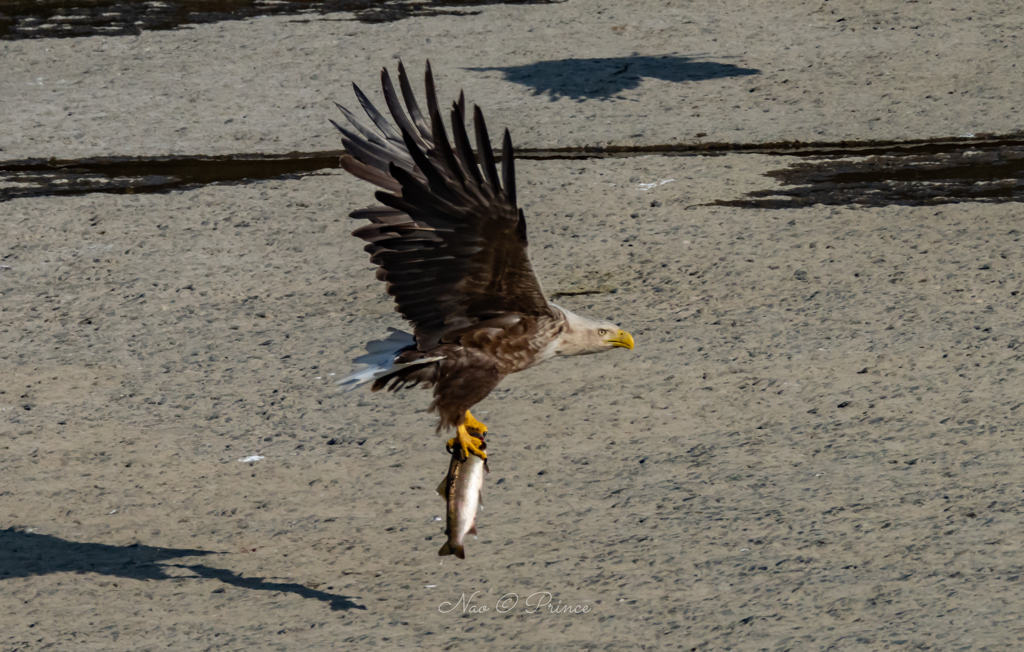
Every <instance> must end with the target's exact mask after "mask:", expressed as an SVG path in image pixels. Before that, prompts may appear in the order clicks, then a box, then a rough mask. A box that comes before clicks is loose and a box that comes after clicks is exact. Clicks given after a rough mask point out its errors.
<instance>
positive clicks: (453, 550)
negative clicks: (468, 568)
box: [437, 541, 466, 559]
mask: <svg viewBox="0 0 1024 652" xmlns="http://www.w3.org/2000/svg"><path fill="white" fill-rule="evenodd" d="M448 555H455V556H456V557H458V558H459V559H465V558H466V549H465V548H463V547H462V546H459V545H454V546H453V545H452V542H451V541H445V543H444V545H443V546H441V549H440V550H438V551H437V556H438V557H447V556H448Z"/></svg>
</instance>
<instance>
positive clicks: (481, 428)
mask: <svg viewBox="0 0 1024 652" xmlns="http://www.w3.org/2000/svg"><path fill="white" fill-rule="evenodd" d="M466 428H467V429H469V430H475V431H476V432H478V433H480V434H483V433H485V432H487V426H485V425H484V424H482V423H480V422H479V421H477V420H476V419H475V418H474V417H473V415H472V414H471V413H470V411H469V410H466Z"/></svg>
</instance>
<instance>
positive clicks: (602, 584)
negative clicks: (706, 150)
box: [0, 2, 1024, 650]
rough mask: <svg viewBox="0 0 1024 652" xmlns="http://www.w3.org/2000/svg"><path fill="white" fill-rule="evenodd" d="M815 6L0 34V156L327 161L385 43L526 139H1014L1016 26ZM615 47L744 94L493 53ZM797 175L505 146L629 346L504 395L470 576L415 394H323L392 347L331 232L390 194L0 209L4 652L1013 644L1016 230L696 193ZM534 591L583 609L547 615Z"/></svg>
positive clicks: (971, 211) (542, 230)
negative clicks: (450, 525)
mask: <svg viewBox="0 0 1024 652" xmlns="http://www.w3.org/2000/svg"><path fill="white" fill-rule="evenodd" d="M832 4H833V3H824V4H822V5H820V6H819V5H818V4H816V3H811V4H806V5H805V4H798V3H789V4H784V5H779V8H777V9H775V10H774V11H773V13H771V14H768V13H766V9H764V8H763V7H761V5H753V4H751V5H745V4H739V5H737V4H732V5H728V6H725V5H721V4H712V3H703V4H696V5H689V6H688V7H687V8H685V9H680V8H659V9H657V10H651V9H648V8H647V5H646V4H640V3H604V4H602V3H592V4H584V3H565V4H561V5H552V6H549V7H536V6H532V7H505V6H495V7H486V8H483V9H482V10H481V13H480V14H479V15H476V16H464V17H453V16H446V17H434V18H412V19H408V20H405V21H400V22H397V23H391V24H384V25H371V26H367V25H365V24H360V23H355V22H345V20H344V19H345V16H344V15H334V16H328V17H327V18H326V19H324V20H314V21H311V22H304V23H297V22H291V21H289V20H288V19H284V18H280V17H278V18H268V19H257V20H253V21H246V22H238V23H220V24H214V25H207V26H201V27H197V28H196V29H193V30H182V31H175V32H161V33H143V34H142V36H140V37H119V38H116V39H115V38H109V39H105V40H104V39H102V38H99V37H93V38H87V39H69V40H52V39H48V40H45V41H18V42H12V43H6V42H5V43H3V44H0V48H2V51H3V53H4V55H3V56H4V60H5V61H12V62H14V63H12V68H11V71H9V72H7V73H5V74H4V75H3V77H2V78H0V94H2V96H3V97H4V98H5V99H4V104H5V108H7V109H8V111H7V113H8V115H11V116H15V119H12V120H7V121H4V123H3V124H0V146H2V147H3V151H2V152H0V154H2V155H3V156H4V157H5V158H7V159H17V158H33V157H49V156H56V157H60V158H75V157H80V156H98V155H142V154H145V155H165V154H176V153H187V154H222V153H238V152H286V151H290V150H303V151H314V150H326V149H333V148H336V147H337V140H336V138H335V136H334V134H333V133H332V128H331V127H330V126H329V125H328V124H327V123H326V118H328V117H334V114H335V110H334V109H333V106H329V103H328V100H329V99H338V100H339V101H341V100H343V101H345V103H347V104H349V105H353V104H354V101H353V100H352V98H351V94H350V91H349V90H348V89H347V88H346V84H347V83H348V82H350V81H356V82H358V83H359V84H360V86H362V87H363V88H364V89H366V90H367V91H369V90H371V89H373V90H374V91H376V89H375V86H376V81H375V78H376V70H377V69H378V68H379V66H380V65H382V64H389V65H390V64H392V63H393V62H394V59H393V58H392V56H393V55H400V56H401V57H402V58H403V59H404V60H405V61H406V62H407V64H408V65H410V67H415V68H417V69H418V67H419V65H420V62H421V61H422V59H423V58H424V57H430V58H431V60H432V61H433V63H434V67H435V71H436V73H437V75H438V78H439V81H440V87H441V90H442V94H443V96H444V97H446V98H449V97H451V96H452V95H453V94H454V91H455V89H456V88H458V87H459V86H463V87H465V88H466V90H467V95H468V96H469V99H470V100H471V101H477V102H479V103H481V105H482V106H483V108H484V110H485V115H486V116H487V119H488V123H489V126H490V127H491V130H492V132H495V133H496V132H498V130H499V129H500V128H501V127H502V126H505V125H508V126H509V127H510V128H511V130H512V132H513V135H514V137H515V139H516V142H517V144H521V145H523V146H534V147H536V146H544V147H555V146H571V145H580V144H601V143H619V144H628V143H635V144H655V143H667V142H677V141H679V142H687V141H693V140H694V139H695V138H696V133H705V134H706V136H705V137H706V139H707V140H714V141H721V142H729V141H735V142H775V141H782V140H793V139H800V140H814V139H830V140H835V139H851V140H870V139H875V138H883V137H884V138H907V139H910V138H924V137H947V136H956V135H959V134H960V133H967V132H982V131H992V132H997V133H1008V132H1011V131H1014V130H1015V129H1019V128H1020V124H1019V113H1018V109H1019V99H1020V95H1019V90H1018V88H1017V86H1018V85H1019V84H1018V82H1019V73H1018V72H1015V71H1017V69H1018V68H1019V65H1017V66H1016V67H1015V65H1014V64H1016V62H1017V61H1020V60H1021V57H1020V52H1019V50H1020V48H1021V45H1022V44H1021V43H1019V40H1020V39H1013V38H1012V35H1013V32H1014V31H1015V30H1019V26H1020V22H1021V18H1019V17H1018V16H1017V14H1016V12H1013V11H1011V9H1012V5H1010V4H1009V3H1006V4H1005V5H999V4H997V3H988V4H986V6H985V8H984V11H970V10H968V9H967V8H965V7H963V6H962V5H956V4H954V3H949V2H937V3H930V4H925V3H915V4H910V5H907V8H906V9H903V10H901V11H900V13H899V14H892V13H886V12H882V10H881V9H879V10H878V11H874V10H871V9H868V10H861V9H853V8H851V7H836V8H833V7H831V6H830V5H832ZM840 9H849V12H847V13H846V14H832V13H830V12H832V11H833V10H835V11H839V10H840ZM887 11H888V10H887ZM645 12H646V13H645ZM840 18H845V20H842V21H841V22H840V21H839V19H840ZM968 18H970V20H967V19H968ZM517 21H518V22H517ZM619 27H622V29H618V28H619ZM876 28H877V29H876ZM890 28H892V29H890ZM531 30H532V31H531ZM426 39H430V40H429V42H428V41H427V40H426ZM908 39H910V40H908ZM913 39H916V41H915V40H913ZM395 43H397V44H399V45H394V44H395ZM1004 45H1005V46H1006V47H1003V46H1004ZM47 48H49V50H47ZM146 48H149V52H148V53H147V52H146ZM983 51H984V52H985V54H984V55H982V54H981V53H982V52H983ZM633 52H637V53H638V54H637V56H639V57H643V56H655V55H658V56H660V55H663V54H669V53H671V52H678V53H679V55H678V56H687V57H698V56H699V58H700V60H701V61H711V62H716V65H719V66H724V65H731V66H735V67H736V68H737V69H739V68H742V69H747V70H757V71H758V73H757V74H729V75H723V76H717V77H716V76H714V74H712V75H710V76H708V75H707V73H708V70H707V69H706V68H697V69H694V68H693V67H690V68H688V70H689V72H690V73H691V74H697V73H700V74H704V75H705V76H704V77H703V78H699V79H690V80H676V81H667V80H664V79H657V78H649V77H644V78H643V79H641V80H637V82H636V85H635V87H633V88H623V89H621V90H618V91H616V93H615V94H612V95H610V96H609V97H602V96H600V93H602V92H604V91H601V90H600V89H598V90H588V88H589V87H584V88H582V89H581V88H580V87H578V86H572V85H571V84H570V85H566V84H568V82H565V83H563V85H562V86H561V88H562V89H563V90H564V91H565V92H567V93H582V94H583V95H584V96H582V97H573V96H562V97H560V98H558V99H556V100H555V101H550V94H549V93H548V92H545V93H543V94H541V95H533V90H532V88H531V87H530V86H528V85H523V84H519V83H515V82H514V81H509V80H507V79H506V77H505V74H504V73H502V72H500V71H493V70H491V71H483V72H480V71H474V70H471V69H472V68H479V67H495V66H504V67H509V66H528V65H531V64H535V63H536V62H538V61H550V60H557V59H564V58H566V57H569V56H570V55H572V56H574V57H576V58H578V59H582V58H588V57H603V58H615V57H630V56H631V55H632V53H633ZM636 63H637V64H638V65H640V63H641V62H639V61H638V62H636ZM594 65H597V64H594ZM602 65H603V64H602ZM623 65H625V64H623ZM643 65H652V64H650V63H649V62H646V63H643ZM567 69H569V70H572V69H573V68H572V67H571V66H569V67H568V68H567ZM694 70H697V73H694ZM727 70H728V69H727ZM732 72H734V73H735V72H736V70H735V69H733V70H732ZM536 74H537V75H538V76H539V77H543V78H544V79H547V80H548V81H547V82H546V83H549V84H554V83H555V81H553V80H556V79H557V77H555V76H553V75H554V73H549V72H545V71H544V70H541V71H540V72H537V73H536ZM624 74H625V73H624ZM716 74H717V73H716ZM545 75H549V76H548V77H545ZM1015 75H1016V76H1015ZM314 76H315V77H316V78H315V79H314ZM36 78H43V80H44V83H43V84H42V85H40V84H36V85H30V84H29V83H28V81H29V80H31V81H35V80H36ZM51 79H53V80H60V79H64V80H66V82H67V83H65V84H64V85H63V86H56V85H52V86H51V85H48V84H49V81H48V80H51ZM865 80H870V81H872V84H871V85H867V84H866V81H865ZM784 81H785V83H783V82H784ZM954 82H955V83H954ZM538 83H539V82H538ZM55 84H56V82H55ZM943 84H945V85H943ZM613 85H614V84H613ZM947 86H948V87H949V88H947ZM954 87H955V88H954ZM752 89H754V92H751V90H752ZM949 90H956V91H957V94H955V95H949V94H948V92H947V91H949ZM962 91H967V92H966V93H963V92H962ZM588 94H589V95H588ZM374 95H375V92H374ZM928 95H932V97H926V96H928ZM772 98H774V99H772ZM581 100H582V101H581ZM694 105H700V108H699V109H689V108H688V109H687V110H688V111H691V112H692V113H694V114H696V113H699V114H700V115H699V116H694V115H689V114H688V113H686V112H684V113H680V111H679V110H678V108H679V107H680V106H687V107H690V106H694ZM765 109H767V111H765ZM69 112H70V113H73V114H74V115H71V116H67V115H66V113H69ZM243 115H244V116H246V117H244V118H243V117H242V116H243ZM875 118H878V119H875ZM635 134H641V135H640V136H638V137H636V138H631V136H633V135H635ZM705 137H702V138H705ZM673 139H676V140H675V141H673ZM788 162H793V161H790V160H789V159H781V158H780V157H767V156H762V155H757V154H732V155H728V156H720V157H686V158H666V157H638V158H630V159H613V160H594V161H523V162H521V163H520V164H519V166H518V170H517V172H518V177H519V184H520V185H519V197H520V201H521V204H522V206H523V207H524V209H525V211H526V215H527V219H528V222H529V228H530V238H531V248H532V249H531V251H532V256H533V258H534V262H535V265H536V267H537V270H538V274H539V275H540V277H541V280H542V282H543V283H544V286H545V288H546V289H547V291H548V292H549V293H561V294H562V295H563V296H561V297H560V298H559V299H558V302H559V303H560V304H562V305H564V306H565V307H567V308H569V309H571V310H573V311H576V312H579V313H582V314H588V315H593V316H598V317H609V318H612V319H615V320H616V321H618V322H619V323H620V324H621V325H622V326H623V327H625V328H626V329H628V330H630V331H631V332H633V334H634V336H635V337H636V341H637V349H636V350H635V351H633V352H627V351H614V352H612V353H609V354H606V355H602V356H592V357H587V358H582V359H575V360H561V361H556V362H554V363H550V364H548V365H545V366H542V367H539V368H537V369H534V370H531V371H528V372H526V373H523V374H519V375H517V376H513V377H510V378H508V379H506V381H505V382H503V384H502V385H501V386H500V387H499V388H498V389H497V390H496V391H495V392H494V393H493V394H492V395H491V397H490V398H488V399H487V400H486V401H485V402H484V403H482V404H481V405H480V409H479V413H478V414H477V416H479V417H480V418H481V419H482V420H484V421H485V422H487V423H488V424H489V425H490V426H491V434H490V435H489V438H488V447H489V448H488V450H489V453H490V454H491V464H490V465H491V474H490V476H489V477H488V478H487V482H486V484H485V491H484V505H485V508H484V510H483V512H482V513H481V514H480V516H479V519H478V526H479V529H480V537H479V538H478V539H476V540H472V539H470V541H469V542H468V545H467V555H468V558H467V559H466V560H465V561H464V562H459V561H456V560H453V559H446V560H441V559H439V558H438V557H437V549H438V548H439V547H440V546H441V544H442V543H443V541H444V536H443V529H444V526H443V523H442V522H438V521H437V520H435V519H436V518H437V517H441V516H443V513H444V508H443V501H442V500H441V499H440V498H439V497H438V496H437V495H435V494H434V493H433V489H434V487H435V486H436V485H437V483H438V481H440V479H441V477H442V476H443V475H444V472H445V469H446V468H447V455H446V453H445V451H444V448H443V438H442V437H439V436H435V435H433V424H434V420H433V417H432V416H430V415H427V414H426V413H425V408H426V405H427V404H428V402H429V400H428V398H429V397H428V395H427V394H426V393H424V392H420V391H411V392H405V393H403V394H400V395H397V396H379V395H371V394H369V393H368V392H358V393H351V394H340V393H337V392H336V391H335V390H334V388H333V380H334V378H335V377H336V376H332V375H331V374H338V375H343V374H345V373H347V372H348V371H349V369H350V365H349V362H348V361H349V359H350V358H351V357H352V356H354V355H356V354H357V353H358V352H359V351H360V350H361V349H362V345H363V343H364V342H365V341H366V340H367V339H370V338H376V337H379V336H382V335H383V334H385V332H386V328H387V327H388V326H396V327H398V326H401V323H400V321H399V318H398V316H397V315H396V314H395V313H394V312H393V310H392V305H391V304H390V302H389V301H387V300H386V299H385V297H384V295H383V291H382V288H381V287H380V284H379V283H377V282H376V281H374V280H373V274H372V269H371V267H370V265H369V264H368V262H367V260H366V259H365V254H363V253H362V251H361V246H360V244H361V243H360V242H359V241H357V240H356V239H354V238H352V237H350V236H349V232H350V231H351V230H352V228H353V227H354V224H353V223H352V222H351V220H349V219H348V218H347V217H346V215H347V213H348V212H349V211H350V210H352V209H354V208H358V207H361V206H364V205H366V204H367V203H369V202H370V200H371V192H370V189H369V188H368V187H367V186H366V185H365V184H361V183H357V182H356V181H355V180H353V179H350V178H349V177H347V176H346V175H345V174H344V173H341V172H339V171H328V172H325V173H323V174H318V175H313V176H307V177H304V178H301V179H290V180H269V181H263V182H259V183H253V184H249V185H225V186H208V187H204V188H200V189H196V190H191V191H186V192H173V193H169V194H139V195H102V194H91V195H85V196H82V197H47V198H32V199H18V200H12V201H9V202H5V203H2V204H0V217H2V220H3V226H4V228H3V235H4V237H3V239H2V241H0V264H2V265H5V266H7V267H8V268H9V269H5V270H3V271H0V292H2V296H3V301H2V303H0V357H2V359H3V360H4V363H5V365H4V367H5V373H4V374H3V380H2V381H0V392H2V393H0V410H2V412H0V460H2V462H0V588H2V589H3V590H2V591H0V609H2V611H3V613H5V614H6V617H5V627H4V628H3V632H2V633H0V647H2V648H3V649H5V650H6V649H11V650H42V649H76V650H78V649H81V650H149V649H157V648H162V649H167V648H170V649H175V650H179V649H180V650H241V649H260V650H262V649H294V650H305V649H346V650H347V649H357V648H358V649H363V648H371V647H373V648H377V649H397V648H399V647H413V646H422V647H425V648H428V649H445V648H458V647H465V646H468V645H478V646H479V645H486V646H487V647H488V648H491V649H559V650H564V649H580V648H585V649H610V650H621V649H633V648H644V647H646V648H658V649H661V648H671V649H687V650H689V649H697V650H721V649H741V650H762V649H767V650H786V649H792V650H805V649H810V650H818V649H821V650H824V649H841V650H884V649H892V650H896V649H917V648H925V647H927V648H931V649H965V648H970V649H976V650H1005V649H1013V648H1014V647H1015V646H1016V644H1015V643H1014V642H1015V641H1018V640H1019V639H1020V637H1021V636H1024V628H1022V627H1021V626H1020V625H1019V623H1018V622H1017V621H1018V618H1017V612H1018V609H1017V606H1016V605H1018V604H1019V603H1020V601H1021V599H1022V597H1024V596H1022V590H1021V588H1020V579H1019V578H1020V576H1021V572H1022V566H1024V555H1022V554H1021V552H1020V548H1019V546H1018V545H1017V540H1018V539H1019V529H1020V527H1019V524H1020V518H1019V517H1020V511H1021V497H1020V496H1021V491H1022V483H1024V476H1022V473H1021V471H1020V467H1021V462H1022V459H1021V458H1022V457H1024V454H1022V453H1021V450H1020V444H1019V441H1018V437H1017V433H1018V432H1019V430H1020V427H1021V425H1022V423H1021V410H1020V407H1021V404H1022V403H1024V399H1021V398H1020V397H1021V389H1022V380H1024V378H1022V373H1021V364H1020V362H1021V360H1020V354H1019V352H1018V347H1019V345H1020V339H1021V338H1020V335H1019V334H1020V333H1021V332H1022V329H1021V326H1022V324H1021V317H1020V314H1021V313H1020V295H1019V291H1020V286H1021V279H1022V275H1024V259H1022V256H1021V253H1020V242H1019V240H1020V238H1021V233H1020V231H1021V227H1020V226H1019V223H1020V219H1021V215H1022V212H1021V205H1020V204H1019V203H1004V204H996V205H993V204H981V203H960V204H945V205H940V206H928V207H908V206H898V205H891V206H882V207H857V206H822V205H816V206H811V207H807V208H801V209H780V210H768V209H756V208H741V207H736V206H714V205H710V204H712V203H713V202H715V201H716V200H722V201H730V200H736V199H740V198H742V197H744V196H745V193H747V192H749V191H753V190H758V189H763V188H765V187H766V186H770V185H771V184H772V183H774V182H773V181H771V180H770V179H767V178H766V177H764V176H763V175H764V173H766V172H768V171H771V170H774V169H778V168H779V167H781V166H783V165H785V164H786V163H788ZM650 184H654V185H650ZM250 456H260V457H261V459H258V460H255V461H245V462H242V461H239V460H242V459H247V458H249V457H250ZM513 593H514V594H516V596H517V597H518V601H517V602H515V604H513V601H512V600H511V599H510V598H509V599H506V600H505V601H504V602H503V601H502V597H505V596H507V595H508V594H513ZM546 594H550V597H551V600H552V602H551V606H552V607H556V606H558V605H559V603H561V607H559V608H558V609H550V608H548V607H546V606H542V607H541V608H540V609H536V610H535V607H536V606H537V602H538V600H541V601H543V600H544V599H545V595H546ZM474 595H475V597H473V596H474ZM462 596H465V598H466V599H465V600H463V601H462V602H460V598H461V597H462ZM531 596H532V598H531ZM467 602H468V603H469V605H467ZM528 602H529V604H528ZM483 607H486V608H487V609H488V610H487V611H482V608H483ZM567 607H572V608H573V611H582V609H583V608H584V607H586V608H587V612H586V613H564V611H565V610H566V608H567ZM502 611H505V613H501V612H502ZM533 611H536V612H535V613H532V612H533ZM553 611H561V613H553Z"/></svg>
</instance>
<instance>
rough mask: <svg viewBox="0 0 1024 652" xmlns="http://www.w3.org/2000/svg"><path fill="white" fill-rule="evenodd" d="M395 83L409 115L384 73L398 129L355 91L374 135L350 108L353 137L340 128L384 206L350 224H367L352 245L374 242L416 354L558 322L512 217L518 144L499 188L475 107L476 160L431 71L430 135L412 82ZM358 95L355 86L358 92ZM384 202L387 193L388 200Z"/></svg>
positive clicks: (505, 157)
mask: <svg viewBox="0 0 1024 652" xmlns="http://www.w3.org/2000/svg"><path fill="white" fill-rule="evenodd" d="M398 79H399V84H400V85H401V90H402V96H403V98H404V100H405V106H406V109H407V110H408V114H406V110H405V109H403V108H402V105H401V104H400V103H399V101H398V95H397V94H396V93H395V88H394V86H393V85H392V83H391V78H390V76H389V75H388V72H387V70H382V71H381V83H382V85H383V87H384V97H385V100H386V101H387V105H388V109H389V110H390V111H391V115H392V116H393V117H394V119H395V123H396V124H397V128H396V127H394V126H392V125H391V124H390V123H388V121H387V119H385V118H384V116H383V115H381V114H380V112H379V111H377V109H376V108H374V106H373V104H371V103H370V101H369V100H368V99H367V98H366V96H365V95H364V94H363V93H362V91H360V90H359V87H357V86H356V87H355V93H356V97H357V98H358V99H359V103H360V104H361V105H362V107H363V109H364V110H365V111H366V114H367V116H368V117H369V119H370V121H371V122H372V123H373V125H374V127H376V128H374V127H371V126H369V125H367V124H365V123H363V122H362V121H360V120H359V119H358V118H356V116H354V115H353V114H352V113H351V112H349V111H348V110H346V109H345V108H343V107H341V106H339V107H338V108H339V109H341V111H342V112H343V113H344V114H345V117H346V118H347V119H348V121H349V123H350V124H351V126H352V127H353V128H354V130H355V131H350V130H349V129H346V128H344V127H341V126H339V125H338V124H337V123H334V122H333V121H332V123H333V124H334V126H335V127H337V128H338V130H340V131H341V134H342V143H343V145H344V147H345V151H346V152H347V153H346V154H345V155H344V156H342V158H341V166H342V167H343V168H345V169H346V170H348V171H349V172H350V173H352V174H353V175H355V176H357V177H359V178H360V179H364V180H366V181H369V182H370V183H373V184H375V185H377V186H379V187H380V188H382V189H383V190H378V191H377V193H376V195H375V196H376V198H377V200H378V201H380V202H381V203H382V204H384V206H373V207H370V208H364V209H361V210H357V211H355V212H353V213H352V215H351V216H352V217H354V218H357V219H367V220H369V221H370V224H368V225H366V226H363V227H360V228H359V229H356V231H355V232H353V235H355V236H357V237H359V238H362V239H363V240H365V241H366V242H367V245H366V247H365V249H366V251H367V252H368V253H369V254H370V260H371V262H373V263H374V264H376V265H378V266H379V268H378V270H377V278H378V279H380V280H382V281H384V282H385V283H387V291H388V293H389V294H390V295H392V296H393V297H394V298H395V302H396V303H397V306H396V310H397V311H398V312H400V313H401V314H402V315H403V316H404V317H405V318H406V319H407V320H409V321H410V322H411V323H412V325H413V327H414V329H415V336H416V344H417V348H419V349H420V350H421V351H427V350H430V349H432V348H433V347H434V346H436V345H437V344H438V343H440V342H442V341H445V340H446V339H449V338H451V337H453V336H454V335H457V334H460V333H464V332H466V331H468V330H472V329H473V328H477V327H491V326H498V327H507V326H510V325H512V324H515V323H516V322H517V321H518V320H519V319H520V318H521V317H523V316H541V315H551V314H552V312H551V308H550V306H549V304H548V302H547V299H545V297H544V292H543V290H542V289H541V287H540V282H539V281H538V280H537V277H536V275H535V274H534V271H533V265H532V264H531V263H530V258H529V255H528V254H527V241H526V220H525V219H524V217H523V212H522V210H520V209H519V208H518V207H517V206H516V183H515V168H514V165H513V159H512V139H511V137H510V136H509V133H508V130H507V129H506V130H505V136H504V141H503V143H502V152H501V168H502V169H501V172H502V174H501V178H500V179H499V177H498V170H497V167H496V166H495V161H494V153H493V151H492V150H491V142H490V139H489V137H488V135H487V128H486V126H485V125H484V118H483V114H482V113H481V112H480V109H479V107H476V106H474V107H473V126H474V128H475V131H476V145H477V153H478V155H479V157H480V163H479V165H478V164H477V160H476V156H474V154H473V150H472V148H471V146H470V144H469V136H468V135H467V133H466V125H465V99H464V97H463V95H462V94H461V93H460V95H459V101H458V102H456V103H454V104H453V105H452V111H451V123H452V132H453V134H454V137H455V145H454V148H453V147H452V144H451V143H450V142H449V140H448V134H447V133H446V131H445V127H444V123H443V122H442V120H441V113H440V110H439V109H438V104H437V96H436V93H435V91H434V77H433V74H432V73H431V71H430V64H429V63H427V71H426V90H427V112H428V116H429V118H430V122H429V124H428V123H427V121H426V120H424V118H423V114H422V113H421V111H420V107H419V105H418V104H417V103H416V98H415V97H414V96H413V93H412V89H411V87H410V86H409V81H408V79H407V77H406V74H405V68H404V67H403V66H402V64H401V63H399V64H398ZM353 86H354V85H353ZM385 191H387V192H385Z"/></svg>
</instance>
